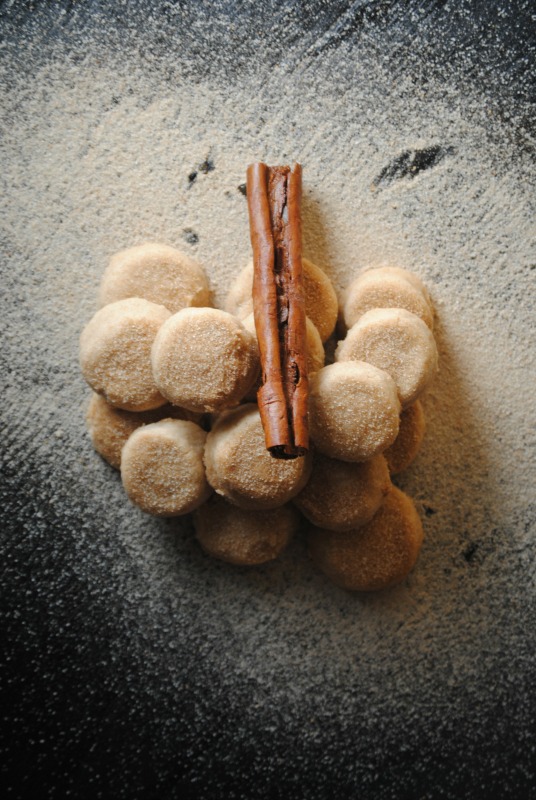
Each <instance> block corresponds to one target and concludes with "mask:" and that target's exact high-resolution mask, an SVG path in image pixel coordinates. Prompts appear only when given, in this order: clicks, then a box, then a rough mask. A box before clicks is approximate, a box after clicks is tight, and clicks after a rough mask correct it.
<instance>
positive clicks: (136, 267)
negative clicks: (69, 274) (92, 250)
mask: <svg viewBox="0 0 536 800" xmlns="http://www.w3.org/2000/svg"><path fill="white" fill-rule="evenodd" d="M125 297H143V298H144V299H145V300H150V301H151V302H152V303H157V304H159V305H162V306H165V307H166V308H167V309H169V311H171V312H172V313H175V312H176V311H180V310H181V308H188V307H189V306H209V305H210V304H211V303H210V290H209V286H208V282H207V278H206V276H205V273H204V272H203V269H202V268H201V267H200V266H199V264H198V263H197V262H196V261H194V260H193V258H190V257H189V256H187V255H185V254H184V253H181V252H180V251H179V250H175V248H174V247H169V246H168V245H166V244H156V243H153V242H148V243H147V244H142V245H139V246H138V247H129V248H128V249H127V250H121V251H120V252H119V253H116V254H115V255H113V256H112V258H111V259H110V263H109V264H108V266H107V268H106V270H105V271H104V275H103V276H102V281H101V286H100V292H99V301H100V304H101V305H102V306H104V305H106V304H107V303H114V302H115V301H116V300H123V299H124V298H125Z"/></svg>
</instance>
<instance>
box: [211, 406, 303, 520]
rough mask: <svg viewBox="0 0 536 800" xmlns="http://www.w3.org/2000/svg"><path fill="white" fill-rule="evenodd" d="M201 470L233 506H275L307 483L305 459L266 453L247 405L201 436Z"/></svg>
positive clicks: (260, 429)
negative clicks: (203, 469)
mask: <svg viewBox="0 0 536 800" xmlns="http://www.w3.org/2000/svg"><path fill="white" fill-rule="evenodd" d="M205 466H206V470H207V478H208V480H209V483H210V485H211V486H213V488H214V489H215V490H216V491H217V492H218V494H221V495H223V496H224V497H225V498H226V499H227V500H229V502H231V503H234V505H237V506H240V508H246V509H252V510H255V509H264V508H277V507H278V506H282V505H284V504H285V503H287V502H288V501H289V500H291V499H292V498H293V497H294V496H295V495H297V494H298V492H299V491H300V489H302V488H303V487H304V486H305V484H306V483H307V479H308V478H309V474H310V472H311V455H310V454H309V455H307V456H305V457H304V458H295V459H289V460H285V459H280V458H274V457H273V456H272V455H270V453H269V452H268V450H267V449H266V442H265V438H264V430H263V427H262V422H261V417H260V414H259V410H258V408H257V406H256V405H253V404H252V403H250V404H246V405H243V406H240V407H239V408H236V409H233V410H232V411H228V412H226V413H225V414H223V415H222V416H221V417H220V418H219V419H218V420H217V422H216V423H215V425H214V427H213V428H212V430H211V432H210V433H209V435H208V437H207V445H206V448H205Z"/></svg>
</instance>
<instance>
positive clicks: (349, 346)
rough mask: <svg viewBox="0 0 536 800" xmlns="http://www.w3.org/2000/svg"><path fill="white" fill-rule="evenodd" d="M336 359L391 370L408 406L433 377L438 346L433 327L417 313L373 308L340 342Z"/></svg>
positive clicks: (399, 393)
mask: <svg viewBox="0 0 536 800" xmlns="http://www.w3.org/2000/svg"><path fill="white" fill-rule="evenodd" d="M335 359H336V360H337V361H339V362H344V361H353V360H355V361H366V362H367V363H369V364H373V365H374V366H375V367H378V368H379V369H383V370H385V371H386V372H388V373H389V375H391V377H392V378H393V380H394V381H395V383H396V386H397V389H398V395H399V397H400V402H401V403H402V407H403V408H406V407H407V406H409V405H411V403H414V402H415V400H416V399H417V397H418V396H419V395H420V394H421V392H422V391H423V390H424V389H425V388H426V387H427V386H428V384H429V383H430V381H431V380H432V378H433V376H434V374H435V372H436V370H437V346H436V343H435V339H434V337H433V334H432V332H431V331H430V328H428V327H427V326H426V325H425V324H424V322H423V321H422V319H420V318H419V317H417V316H416V315H415V314H412V313H411V312H410V311H406V309H404V308H374V309H372V311H367V313H366V314H364V315H363V316H362V317H360V319H359V320H358V322H356V324H355V325H354V326H353V327H352V328H350V330H349V331H348V334H347V336H346V339H344V340H343V341H342V342H339V344H338V346H337V350H336V351H335Z"/></svg>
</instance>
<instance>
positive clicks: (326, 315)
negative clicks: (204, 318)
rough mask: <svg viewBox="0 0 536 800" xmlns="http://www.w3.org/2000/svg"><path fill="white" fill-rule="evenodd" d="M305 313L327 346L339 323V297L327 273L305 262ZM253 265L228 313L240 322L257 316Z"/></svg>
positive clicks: (233, 290) (241, 280)
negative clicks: (252, 315) (254, 307)
mask: <svg viewBox="0 0 536 800" xmlns="http://www.w3.org/2000/svg"><path fill="white" fill-rule="evenodd" d="M302 264H303V289H304V294H305V313H306V314H307V316H308V317H309V319H310V320H311V321H312V323H313V325H314V326H315V327H316V329H317V330H318V333H319V334H320V338H321V339H322V341H323V342H325V341H326V339H329V337H330V336H331V334H332V333H333V330H334V328H335V323H336V322H337V312H338V305H337V295H336V294H335V289H334V288H333V285H332V283H331V281H330V279H329V278H328V276H327V275H326V273H325V272H324V271H323V270H322V269H320V267H317V266H316V264H313V262H312V261H309V260H308V259H307V258H304V259H302ZM252 289H253V263H249V264H248V265H247V267H245V268H244V269H243V270H242V272H241V273H240V274H239V275H238V277H237V279H236V280H235V282H234V283H233V285H232V286H231V289H230V291H229V294H228V295H227V299H226V301H225V309H226V311H228V312H229V313H230V314H234V315H235V316H236V317H238V319H245V318H246V317H247V316H249V314H252V313H253V298H252V296H251V293H252Z"/></svg>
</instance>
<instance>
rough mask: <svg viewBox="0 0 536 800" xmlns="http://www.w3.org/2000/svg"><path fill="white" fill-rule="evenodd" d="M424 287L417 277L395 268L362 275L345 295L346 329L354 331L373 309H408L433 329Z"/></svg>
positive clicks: (372, 270) (371, 271)
mask: <svg viewBox="0 0 536 800" xmlns="http://www.w3.org/2000/svg"><path fill="white" fill-rule="evenodd" d="M400 272H402V273H403V274H400ZM417 281H418V284H417ZM420 285H421V282H420V281H419V279H418V278H417V277H416V276H414V275H411V273H406V272H405V270H397V269H396V268H395V267H384V268H380V269H370V270H368V271H367V272H363V273H361V275H359V276H358V277H357V278H356V279H355V280H354V281H352V283H351V284H350V285H349V286H348V288H347V289H346V292H345V293H344V300H343V305H342V312H343V317H344V322H345V324H346V327H347V328H351V327H352V326H353V325H355V323H356V322H357V321H358V320H359V319H360V318H361V317H362V316H363V314H366V312H367V311H370V310H371V309H373V308H405V309H406V310H407V311H411V312H412V313H413V314H416V316H418V317H420V318H421V319H422V320H423V321H424V322H425V323H426V325H428V327H429V328H430V329H431V328H432V327H433V324H434V318H433V314H432V309H431V307H430V304H429V302H428V300H427V295H426V294H424V293H423V292H422V290H421V288H420Z"/></svg>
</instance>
